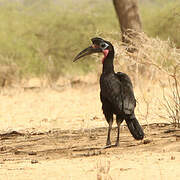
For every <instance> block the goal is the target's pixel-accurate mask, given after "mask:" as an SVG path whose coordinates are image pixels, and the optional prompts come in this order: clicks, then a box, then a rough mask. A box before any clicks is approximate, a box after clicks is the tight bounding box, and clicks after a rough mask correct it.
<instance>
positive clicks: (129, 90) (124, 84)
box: [116, 72, 136, 114]
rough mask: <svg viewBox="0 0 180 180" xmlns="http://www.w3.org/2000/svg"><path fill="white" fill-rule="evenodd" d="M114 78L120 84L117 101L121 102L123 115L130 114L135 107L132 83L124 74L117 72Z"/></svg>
mask: <svg viewBox="0 0 180 180" xmlns="http://www.w3.org/2000/svg"><path fill="white" fill-rule="evenodd" d="M116 76H117V77H118V80H119V82H120V92H119V100H121V101H122V109H123V111H124V113H125V114H131V113H133V112H134V108H135V107H136V99H135V97H134V91H133V85H132V82H131V80H130V78H129V76H128V75H127V74H125V73H122V72H118V73H116Z"/></svg>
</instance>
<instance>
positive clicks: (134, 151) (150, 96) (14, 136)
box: [0, 84, 180, 180]
mask: <svg viewBox="0 0 180 180" xmlns="http://www.w3.org/2000/svg"><path fill="white" fill-rule="evenodd" d="M135 92H136V97H137V100H138V104H137V108H136V111H137V112H136V114H137V117H138V119H139V122H140V123H141V124H143V128H144V131H145V133H146V138H145V140H144V141H136V140H134V139H133V138H132V136H131V135H130V133H129V131H128V129H127V127H126V126H125V125H122V128H121V135H120V137H121V139H120V147H113V148H108V149H104V145H105V142H106V135H107V123H106V122H105V119H104V117H103V114H102V111H101V103H100V100H99V86H98V84H93V85H92V84H91V85H89V84H84V85H77V86H75V87H73V88H72V87H67V88H63V89H58V91H57V90H54V89H50V88H45V89H41V88H40V89H39V88H37V89H31V88H30V89H21V88H20V89H16V90H15V89H8V90H6V89H5V90H1V93H0V101H1V103H0V179H7V180H11V179H12V180H14V179H17V180H21V179H22V180H24V179H27V180H28V179H29V180H30V179H31V180H32V179H43V180H44V179H73V180H75V179H98V180H101V179H113V180H114V179H137V180H139V179H145V180H146V179H154V180H155V179H157V180H159V179H163V180H164V179H168V180H169V179H180V130H179V129H174V128H173V127H172V126H171V125H168V124H167V123H169V122H168V121H167V120H166V119H164V118H160V117H159V115H160V114H163V113H164V112H163V109H162V108H161V106H160V103H159V101H158V99H159V98H161V97H160V94H159V95H158V96H157V92H158V87H157V89H156V88H154V90H153V91H149V90H148V84H146V89H144V92H146V93H142V91H141V92H140V91H139V89H135ZM142 94H143V97H142ZM144 99H145V100H146V102H145V101H143V100H144ZM147 102H148V103H147ZM147 104H149V105H148V106H147ZM160 112H161V113H160ZM163 115H165V114H163ZM114 125H115V124H114ZM171 130H172V131H171ZM111 138H112V142H113V143H114V142H115V138H116V129H115V128H114V129H113V132H112V136H111Z"/></svg>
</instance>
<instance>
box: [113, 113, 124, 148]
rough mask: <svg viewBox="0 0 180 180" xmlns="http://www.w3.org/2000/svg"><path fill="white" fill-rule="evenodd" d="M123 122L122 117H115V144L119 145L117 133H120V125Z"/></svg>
mask: <svg viewBox="0 0 180 180" xmlns="http://www.w3.org/2000/svg"><path fill="white" fill-rule="evenodd" d="M122 122H123V119H120V118H119V117H118V116H117V117H116V123H117V128H118V130H117V140H116V144H115V146H119V134H120V125H121V123H122Z"/></svg>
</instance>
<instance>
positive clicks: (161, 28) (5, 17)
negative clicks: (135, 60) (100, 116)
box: [0, 0, 180, 79]
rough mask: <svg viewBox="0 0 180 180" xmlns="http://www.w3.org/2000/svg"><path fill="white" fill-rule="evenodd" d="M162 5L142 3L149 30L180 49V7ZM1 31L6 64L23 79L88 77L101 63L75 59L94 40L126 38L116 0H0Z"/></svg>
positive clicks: (0, 53)
mask: <svg viewBox="0 0 180 180" xmlns="http://www.w3.org/2000/svg"><path fill="white" fill-rule="evenodd" d="M165 1H166V2H168V1H167V0H165ZM172 1H173V0H172ZM162 4H163V2H162V1H160V0H159V1H158V3H155V4H151V3H148V4H147V3H142V4H141V6H140V7H141V8H140V10H141V11H140V12H141V16H142V19H143V27H144V29H145V31H146V32H147V33H148V34H149V35H151V36H159V37H162V38H164V39H167V38H168V37H169V38H170V39H172V40H173V41H174V42H175V43H177V45H180V37H179V36H180V33H179V29H180V28H179V18H180V16H179V12H180V8H179V3H178V1H177V2H176V1H175V0H174V1H173V3H169V2H168V3H164V4H165V5H164V6H163V8H162ZM151 7H152V8H151ZM161 8H162V9H161ZM0 27H1V28H0V37H1V39H0V64H5V65H9V64H16V65H17V67H18V69H19V75H20V76H22V77H24V76H42V75H44V74H46V75H49V76H50V77H51V78H53V79H57V78H58V77H59V75H68V74H71V75H74V74H82V73H87V72H89V71H90V70H92V69H94V67H95V66H94V62H95V61H93V60H91V61H88V57H87V58H86V59H84V60H81V61H79V62H78V63H72V59H73V57H74V56H75V55H76V54H77V53H78V52H79V51H81V50H82V49H83V48H85V47H87V46H89V44H90V43H91V42H90V39H91V38H92V37H94V36H101V37H104V38H107V39H114V40H117V41H120V38H121V36H120V34H119V33H120V28H119V24H118V20H117V18H116V14H115V11H114V7H113V4H112V1H110V0H109V1H107V0H94V1H92V0H86V1H83V0H78V1H76V2H75V1H74V0H56V1H51V0H28V1H27V0H21V1H15V0H14V1H8V0H0ZM90 59H93V58H90Z"/></svg>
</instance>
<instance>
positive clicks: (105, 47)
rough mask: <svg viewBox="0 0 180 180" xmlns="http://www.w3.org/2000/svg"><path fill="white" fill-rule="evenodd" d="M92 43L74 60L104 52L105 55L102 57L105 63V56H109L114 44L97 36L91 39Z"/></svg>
mask: <svg viewBox="0 0 180 180" xmlns="http://www.w3.org/2000/svg"><path fill="white" fill-rule="evenodd" d="M91 41H92V45H91V46H89V47H88V48H86V49H84V50H82V51H81V52H80V53H79V54H78V55H77V56H76V57H75V58H74V60H73V61H76V60H78V59H80V58H82V57H84V56H87V55H90V54H94V53H103V54H104V57H103V59H102V63H104V60H105V58H106V57H107V56H108V54H109V53H110V52H111V51H114V49H113V46H112V44H111V43H110V42H108V41H105V40H104V39H102V38H99V37H95V38H92V39H91Z"/></svg>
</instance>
